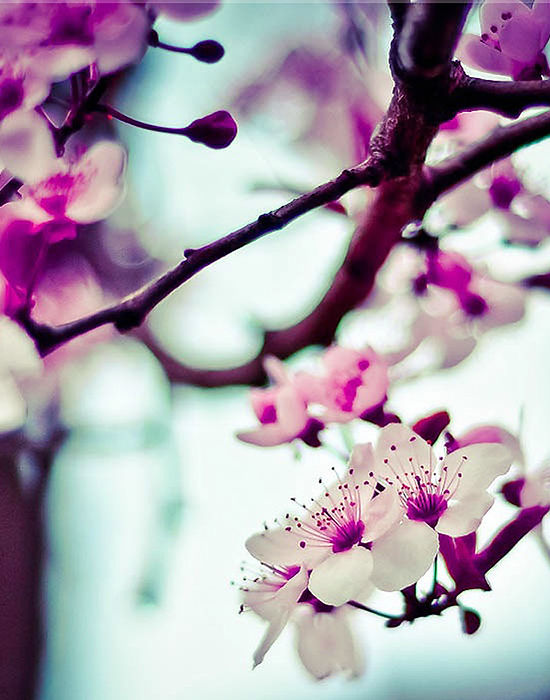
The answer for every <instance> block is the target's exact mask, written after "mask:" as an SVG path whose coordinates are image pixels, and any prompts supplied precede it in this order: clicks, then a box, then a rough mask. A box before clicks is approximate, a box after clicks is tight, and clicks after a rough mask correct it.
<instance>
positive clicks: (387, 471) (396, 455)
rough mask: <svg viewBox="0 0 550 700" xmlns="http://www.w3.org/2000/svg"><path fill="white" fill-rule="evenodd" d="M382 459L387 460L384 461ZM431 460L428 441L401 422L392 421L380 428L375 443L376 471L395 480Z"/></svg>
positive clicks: (427, 463)
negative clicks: (412, 467)
mask: <svg viewBox="0 0 550 700" xmlns="http://www.w3.org/2000/svg"><path fill="white" fill-rule="evenodd" d="M384 460H387V462H385V461H384ZM431 460H432V448H431V447H430V445H428V443H427V442H426V441H425V440H424V439H423V438H421V437H420V435H417V434H416V433H415V432H414V431H412V430H411V429H410V428H409V427H408V426H406V425H403V424H402V423H392V424H391V425H387V426H386V427H385V428H382V430H381V432H380V435H379V437H378V443H377V445H376V473H377V474H378V475H379V476H382V477H384V478H387V479H390V480H392V481H395V480H396V479H397V477H399V479H402V478H403V477H404V474H405V472H408V471H410V469H411V464H412V465H413V466H414V467H415V468H417V467H420V466H422V465H423V466H426V467H428V466H429V465H430V463H431Z"/></svg>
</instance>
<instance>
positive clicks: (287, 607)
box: [241, 565, 370, 680]
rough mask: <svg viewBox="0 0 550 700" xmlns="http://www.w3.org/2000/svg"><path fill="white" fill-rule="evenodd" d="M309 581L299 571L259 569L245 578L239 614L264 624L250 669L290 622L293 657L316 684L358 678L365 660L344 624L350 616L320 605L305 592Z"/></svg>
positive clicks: (348, 628)
mask: <svg viewBox="0 0 550 700" xmlns="http://www.w3.org/2000/svg"><path fill="white" fill-rule="evenodd" d="M308 581H309V576H308V573H307V571H306V569H305V568H304V567H303V566H301V567H300V566H294V567H284V566H281V567H275V566H270V567H268V566H266V565H264V566H263V567H262V571H261V573H260V574H259V575H257V576H254V578H252V579H247V578H246V577H245V579H244V585H243V586H242V587H241V590H242V591H243V604H242V607H241V610H242V611H245V610H252V611H253V612H254V613H256V614H257V615H258V616H259V617H261V618H262V619H264V620H266V621H267V622H268V623H269V624H268V627H267V630H266V632H265V634H264V636H263V638H262V640H261V642H260V644H259V646H258V648H257V649H256V651H255V652H254V655H253V663H254V667H256V666H258V665H259V664H260V663H261V662H262V661H263V659H264V657H265V655H266V653H267V652H268V651H269V649H270V648H271V646H272V645H273V643H274V642H275V641H276V640H277V638H278V637H279V635H280V634H281V632H282V631H283V629H284V628H285V626H286V624H287V623H288V622H289V621H290V620H292V622H293V623H294V624H295V627H296V646H297V651H298V655H299V657H300V659H301V661H302V663H303V665H304V666H305V668H306V669H307V670H308V671H309V672H310V673H311V675H312V676H314V677H315V678H317V679H319V680H320V679H322V678H326V677H328V676H330V675H333V674H335V673H338V672H343V673H346V674H348V675H349V676H350V677H356V676H359V675H361V673H362V672H363V670H364V660H363V655H362V653H361V650H360V649H359V647H358V646H357V644H356V642H355V640H354V638H353V633H352V630H351V627H350V624H349V613H350V612H351V611H350V610H348V609H347V608H346V607H345V606H340V607H334V606H332V605H326V604H325V603H322V602H321V601H320V600H319V599H318V598H315V596H314V595H312V593H311V592H310V591H309V590H308V588H307V585H308ZM369 592H370V591H369ZM367 594H368V592H366V594H365V596H364V597H366V595H367Z"/></svg>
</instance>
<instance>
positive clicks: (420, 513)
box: [407, 488, 447, 527]
mask: <svg viewBox="0 0 550 700" xmlns="http://www.w3.org/2000/svg"><path fill="white" fill-rule="evenodd" d="M446 510H447V501H446V500H445V498H444V497H443V496H442V495H441V494H440V493H429V491H428V490H427V489H425V488H424V489H423V488H420V490H419V491H418V492H417V493H416V494H415V495H414V496H411V498H409V500H408V501H407V517H408V518H409V519H410V520H420V521H422V522H425V523H427V524H428V525H431V526H432V527H434V526H435V525H436V524H437V521H438V520H439V518H440V517H441V516H442V515H443V513H444V512H445V511H446Z"/></svg>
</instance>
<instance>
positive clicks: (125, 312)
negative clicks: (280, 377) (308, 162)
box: [17, 158, 382, 356]
mask: <svg viewBox="0 0 550 700" xmlns="http://www.w3.org/2000/svg"><path fill="white" fill-rule="evenodd" d="M381 177H382V171H381V168H380V166H379V164H378V162H377V159H376V158H369V159H368V160H367V161H366V162H365V163H363V164H361V165H358V166H356V167H354V168H350V169H348V170H344V171H343V172H342V173H341V174H340V175H339V176H338V177H337V178H335V179H334V180H330V181H329V182H326V183H324V184H323V185H320V186H319V187H317V188H315V189H314V190H312V191H311V192H308V193H307V194H304V195H301V196H300V197H297V198H296V199H293V200H292V201H291V202H289V203H288V204H285V205H283V206H282V207H279V208H278V209H274V210H273V211H271V212H269V213H267V214H261V215H260V216H259V217H258V219H257V220H256V221H254V222H252V223H250V224H247V225H246V226H243V227H242V228H240V229H237V230H236V231H233V232H232V233H229V234H228V235H227V236H224V237H223V238H220V239H218V240H216V241H214V242H213V243H209V244H208V245H205V246H203V247H202V248H198V249H196V250H188V251H186V259H184V260H183V261H182V262H180V263H179V265H177V266H176V267H174V268H172V269H171V270H169V271H168V272H166V273H165V274H164V275H162V276H161V277H159V278H158V279H157V280H156V281H154V282H152V283H150V284H148V285H147V286H146V287H144V288H143V289H141V290H139V291H137V292H135V293H134V294H131V295H130V296H129V297H127V298H126V299H124V300H123V301H121V302H120V303H118V304H115V305H113V306H109V307H107V308H105V309H102V310H100V311H97V312H96V313H93V314H91V315H89V316H86V317H84V318H81V319H78V320H77V321H73V322H71V323H66V324H64V325H61V326H57V327H53V326H49V325H46V324H41V323H37V322H36V321H34V320H33V319H31V318H29V317H28V315H27V314H26V312H25V311H23V312H22V313H21V314H20V315H19V317H18V318H17V320H18V321H19V323H20V324H21V325H22V326H23V327H24V328H25V329H26V331H27V332H28V333H29V335H30V336H31V337H32V338H33V340H34V341H35V343H36V347H37V349H38V351H39V353H40V354H41V355H42V356H45V355H48V354H49V353H50V352H52V351H53V350H55V348H56V347H58V346H59V345H61V344H63V343H66V342H68V341H69V340H72V339H73V338H76V337H78V336H80V335H83V334H84V333H87V332H89V331H91V330H94V329H95V328H99V327H100V326H103V325H105V324H108V323H113V324H114V325H115V327H116V328H117V329H118V330H120V331H127V330H130V329H131V328H135V327H136V326H139V325H140V324H141V323H142V322H143V320H144V318H145V316H147V314H148V313H149V312H150V311H151V310H152V309H153V308H154V307H155V306H156V305H157V304H158V303H159V302H160V301H162V299H164V298H165V297H167V296H168V294H170V293H171V292H173V291H174V290H175V289H177V288H178V287H179V286H181V285H182V284H183V283H184V282H186V281H187V280H189V279H190V278H191V277H193V276H194V275H195V274H196V273H197V272H199V271H200V270H202V269H204V268H205V267H207V266H208V265H211V264H212V263H214V262H216V261H217V260H220V259H221V258H223V257H225V256H226V255H228V254H229V253H232V252H233V251H235V250H238V249H239V248H242V247H243V246H245V245H247V244H248V243H251V242H252V241H255V240H257V239H258V238H261V237H262V236H265V235H266V234H268V233H272V232H273V231H277V230H279V229H281V228H283V227H284V226H286V225H287V224H289V223H290V222H291V221H293V220H294V219H296V218H297V217H299V216H302V215H303V214H305V213H307V212H309V211H312V210H313V209H315V208H316V207H319V206H322V205H324V204H328V203H329V202H331V201H334V200H335V199H339V198H340V197H341V196H342V195H343V194H345V193H346V192H348V191H349V190H351V189H353V188H355V187H358V186H360V185H371V186H376V185H377V184H378V183H379V181H380V179H381Z"/></svg>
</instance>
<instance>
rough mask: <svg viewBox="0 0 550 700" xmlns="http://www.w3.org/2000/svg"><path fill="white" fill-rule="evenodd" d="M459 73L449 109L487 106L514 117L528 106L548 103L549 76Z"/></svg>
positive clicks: (470, 108) (471, 108)
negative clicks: (505, 77) (498, 77)
mask: <svg viewBox="0 0 550 700" xmlns="http://www.w3.org/2000/svg"><path fill="white" fill-rule="evenodd" d="M456 70H457V71H460V72H461V73H462V75H461V78H460V80H458V81H457V83H456V88H455V89H454V90H453V92H452V93H451V95H450V104H449V106H450V107H451V109H452V111H453V112H460V111H472V110H476V109H487V110H490V111H492V112H497V113H498V114H502V115H503V116H504V117H509V118H510V119H516V118H517V117H519V115H520V114H521V113H522V112H523V111H524V110H525V109H528V108H529V107H550V80H519V81H517V82H504V81H501V80H482V79H480V78H472V77H470V76H469V75H466V74H465V73H464V72H463V71H462V68H460V66H459V64H457V65H456Z"/></svg>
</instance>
